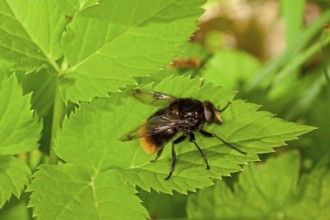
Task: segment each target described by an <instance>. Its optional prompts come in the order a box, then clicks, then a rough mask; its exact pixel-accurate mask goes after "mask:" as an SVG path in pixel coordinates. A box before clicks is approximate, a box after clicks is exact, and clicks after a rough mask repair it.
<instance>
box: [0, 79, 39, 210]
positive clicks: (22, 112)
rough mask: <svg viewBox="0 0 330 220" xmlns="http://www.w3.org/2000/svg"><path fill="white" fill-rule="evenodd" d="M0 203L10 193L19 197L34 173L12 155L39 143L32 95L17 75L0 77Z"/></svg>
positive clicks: (31, 148) (34, 146) (37, 124)
mask: <svg viewBox="0 0 330 220" xmlns="http://www.w3.org/2000/svg"><path fill="white" fill-rule="evenodd" d="M0 100H1V101H2V105H1V106H0V121H1V127H0V179H1V182H0V207H2V206H3V205H4V204H5V202H6V201H7V200H9V199H10V197H11V195H12V194H14V195H15V196H16V197H19V196H20V194H21V192H22V189H23V187H24V185H26V184H27V183H28V178H29V176H30V175H31V170H30V169H29V167H28V166H27V165H26V164H25V163H23V162H22V161H20V160H19V159H17V158H15V157H14V156H13V155H14V154H17V153H23V152H27V151H31V150H34V149H36V148H37V147H38V145H37V142H38V140H39V138H40V132H41V124H40V123H39V122H38V119H37V118H36V117H34V115H33V112H32V111H31V110H30V100H31V95H25V96H23V95H22V89H21V87H20V86H19V85H18V83H17V80H16V78H15V77H14V76H11V77H9V78H8V77H6V76H3V79H2V80H1V81H0Z"/></svg>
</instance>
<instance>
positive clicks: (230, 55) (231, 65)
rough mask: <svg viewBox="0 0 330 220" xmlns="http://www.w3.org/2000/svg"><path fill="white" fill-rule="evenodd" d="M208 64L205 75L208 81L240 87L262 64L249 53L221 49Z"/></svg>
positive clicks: (228, 86) (230, 86)
mask: <svg viewBox="0 0 330 220" xmlns="http://www.w3.org/2000/svg"><path fill="white" fill-rule="evenodd" d="M238 63H239V65H237V64H238ZM206 66H207V67H206V70H205V72H204V75H203V77H204V78H205V79H206V80H207V81H210V82H211V81H214V83H215V84H216V85H223V86H225V87H227V88H239V87H240V86H241V84H244V83H245V82H246V81H247V80H248V79H250V78H251V77H252V76H253V75H255V74H256V73H257V71H259V70H260V67H261V64H260V63H259V62H258V60H257V59H256V58H254V57H252V56H251V55H249V54H247V53H244V52H240V51H235V50H221V51H220V52H218V53H217V54H215V55H214V56H213V57H212V58H211V59H210V60H209V62H208V63H207V64H206Z"/></svg>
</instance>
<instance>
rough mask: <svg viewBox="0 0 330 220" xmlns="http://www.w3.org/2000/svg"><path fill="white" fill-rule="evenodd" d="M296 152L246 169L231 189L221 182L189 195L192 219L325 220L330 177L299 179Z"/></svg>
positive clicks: (317, 174)
mask: <svg viewBox="0 0 330 220" xmlns="http://www.w3.org/2000/svg"><path fill="white" fill-rule="evenodd" d="M299 165H300V156H299V154H298V153H297V152H291V153H286V154H284V155H282V156H279V157H278V158H275V159H274V158H270V159H268V160H267V161H266V163H264V164H262V165H259V166H258V164H257V165H254V164H251V165H250V166H247V167H246V171H245V172H242V173H241V174H240V175H239V180H238V183H236V184H234V189H233V190H231V189H229V188H228V187H227V186H226V184H225V183H224V182H222V181H221V182H218V183H217V184H216V185H215V186H212V187H210V188H208V189H205V190H201V191H200V192H199V193H198V194H196V195H191V196H189V199H188V206H187V213H188V216H189V218H192V219H328V217H329V215H330V212H329V210H330V203H329V202H330V200H329V193H330V192H329V187H328V185H329V184H330V174H329V172H326V170H325V169H324V168H318V169H315V170H314V171H313V172H312V174H311V175H309V176H303V177H302V178H301V180H300V181H298V177H299Z"/></svg>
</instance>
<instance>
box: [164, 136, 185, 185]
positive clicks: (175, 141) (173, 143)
mask: <svg viewBox="0 0 330 220" xmlns="http://www.w3.org/2000/svg"><path fill="white" fill-rule="evenodd" d="M186 137H187V136H186V135H182V136H181V137H179V138H178V139H176V140H174V141H173V142H172V164H171V169H170V173H169V174H168V176H167V177H166V178H165V180H168V179H169V178H171V176H172V173H173V171H174V168H175V163H176V154H175V150H174V145H176V144H178V143H180V142H182V141H183V140H184V139H186Z"/></svg>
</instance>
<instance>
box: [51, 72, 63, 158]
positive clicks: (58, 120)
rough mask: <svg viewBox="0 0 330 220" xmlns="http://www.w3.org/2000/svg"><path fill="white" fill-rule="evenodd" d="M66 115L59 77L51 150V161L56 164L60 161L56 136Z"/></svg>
mask: <svg viewBox="0 0 330 220" xmlns="http://www.w3.org/2000/svg"><path fill="white" fill-rule="evenodd" d="M64 115H65V104H64V102H63V100H62V97H61V94H60V89H59V79H58V78H57V81H56V91H55V99H54V108H53V121H52V132H51V140H50V152H49V163H50V164H56V163H57V161H58V157H57V155H56V153H55V150H54V147H55V138H56V135H57V131H58V129H59V128H60V127H61V126H62V121H63V118H64Z"/></svg>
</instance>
